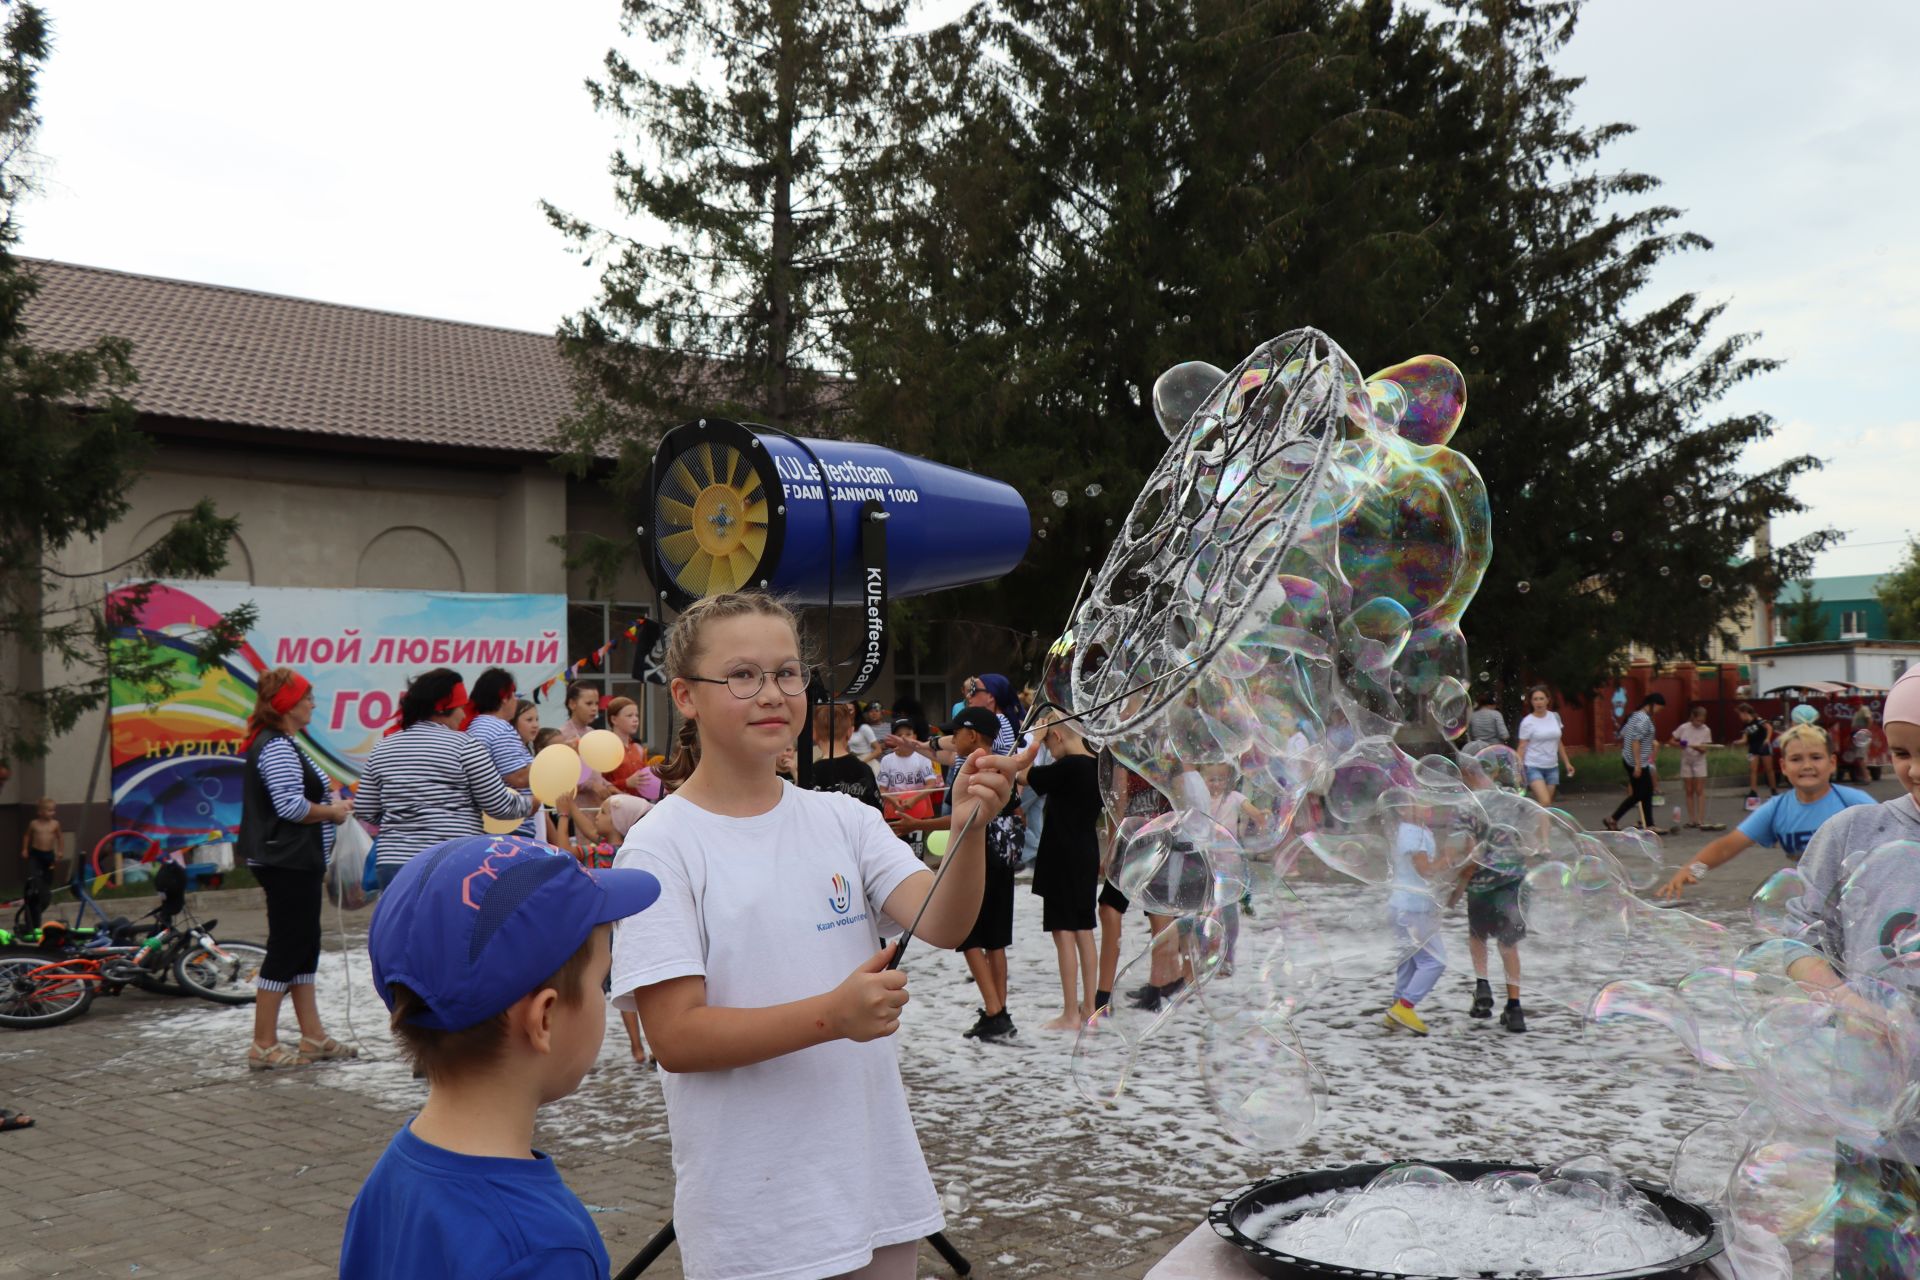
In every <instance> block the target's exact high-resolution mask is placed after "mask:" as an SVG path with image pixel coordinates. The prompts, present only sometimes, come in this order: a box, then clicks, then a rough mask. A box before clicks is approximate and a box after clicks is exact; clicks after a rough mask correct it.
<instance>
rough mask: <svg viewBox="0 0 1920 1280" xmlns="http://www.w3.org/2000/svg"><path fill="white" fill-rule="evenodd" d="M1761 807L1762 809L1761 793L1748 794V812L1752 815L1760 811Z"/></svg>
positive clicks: (1752, 792) (1751, 792)
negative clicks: (1755, 811) (1754, 811)
mask: <svg viewBox="0 0 1920 1280" xmlns="http://www.w3.org/2000/svg"><path fill="white" fill-rule="evenodd" d="M1759 807H1760V795H1759V793H1758V792H1755V791H1749V792H1747V811H1748V812H1749V813H1751V812H1752V811H1753V810H1755V809H1758V808H1759Z"/></svg>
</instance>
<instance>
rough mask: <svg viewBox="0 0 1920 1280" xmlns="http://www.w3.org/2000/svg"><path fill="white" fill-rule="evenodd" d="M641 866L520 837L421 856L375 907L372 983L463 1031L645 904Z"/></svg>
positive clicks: (653, 885) (653, 886)
mask: <svg viewBox="0 0 1920 1280" xmlns="http://www.w3.org/2000/svg"><path fill="white" fill-rule="evenodd" d="M659 896H660V882H659V881H658V880H656V879H654V878H653V876H651V875H650V874H648V873H647V872H645V871H589V870H587V869H586V868H585V867H583V866H581V865H580V863H579V861H578V860H577V859H576V858H574V856H573V855H572V854H570V853H564V852H562V851H561V850H559V849H555V848H554V847H553V846H551V845H545V844H541V843H540V842H539V841H538V840H529V839H526V838H525V837H523V836H484V835H482V836H461V837H459V838H457V839H454V840H448V841H445V842H444V843H441V844H437V845H435V846H433V847H432V848H431V849H426V850H423V851H422V852H421V853H419V854H416V855H415V856H414V857H413V858H412V859H411V860H410V861H409V862H408V863H407V865H406V866H404V867H402V868H401V869H400V874H399V875H397V876H395V877H394V878H393V883H392V884H390V885H388V886H387V888H386V891H385V892H383V893H382V894H381V895H380V901H379V903H378V904H377V905H376V906H375V907H374V912H373V926H372V928H371V929H369V930H368V933H367V953H368V955H369V956H370V957H371V958H372V960H373V985H374V988H375V989H376V990H378V991H379V993H380V999H381V1000H382V1001H383V1002H385V1004H386V1006H387V1009H388V1011H389V1012H391V1011H392V1009H393V993H392V992H391V991H390V990H389V989H388V987H389V984H391V983H395V982H403V983H405V984H406V985H407V988H408V989H409V990H411V991H412V992H414V993H415V994H416V995H418V996H419V997H420V998H421V999H422V1000H424V1001H426V1004H427V1012H426V1013H424V1014H421V1015H418V1016H416V1017H414V1018H411V1019H409V1021H410V1022H411V1023H412V1024H413V1025H414V1026H420V1027H429V1028H432V1029H433V1030H436V1031H462V1030H465V1029H466V1028H467V1027H471V1026H475V1025H477V1024H478V1023H481V1022H485V1021H486V1020H487V1019H488V1018H491V1017H493V1016H495V1015H496V1014H499V1013H501V1012H502V1011H504V1010H505V1009H507V1008H509V1007H510V1006H511V1005H512V1004H513V1003H514V1001H516V1000H519V999H520V998H521V997H522V996H525V995H527V994H529V993H530V992H532V991H533V990H534V989H535V988H536V987H538V986H539V985H540V984H541V983H542V982H544V981H546V980H547V979H548V978H550V977H552V976H553V974H554V972H555V971H556V970H558V969H559V968H560V966H561V965H563V964H565V963H566V962H567V961H568V960H569V959H570V958H572V956H573V953H574V952H576V951H578V950H579V949H580V947H581V945H582V944H583V943H585V942H586V940H587V938H588V936H589V935H590V934H592V932H593V930H594V929H595V928H596V927H597V926H599V925H603V924H607V923H609V922H610V921H614V920H624V919H625V918H626V917H628V916H631V915H637V914H639V913H640V912H642V911H645V910H646V909H647V908H648V907H650V906H652V905H653V903H654V899H656V898H658V897H659Z"/></svg>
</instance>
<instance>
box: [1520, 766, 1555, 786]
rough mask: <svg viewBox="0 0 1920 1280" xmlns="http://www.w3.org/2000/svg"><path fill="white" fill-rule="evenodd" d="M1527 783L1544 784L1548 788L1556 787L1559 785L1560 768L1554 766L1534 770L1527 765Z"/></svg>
mask: <svg viewBox="0 0 1920 1280" xmlns="http://www.w3.org/2000/svg"><path fill="white" fill-rule="evenodd" d="M1527 781H1528V782H1530V783H1532V782H1544V783H1546V784H1547V785H1548V786H1550V787H1557V786H1559V785H1560V766H1559V765H1557V764H1556V765H1553V766H1550V767H1549V768H1545V769H1536V768H1534V767H1533V766H1532V765H1528V766H1527Z"/></svg>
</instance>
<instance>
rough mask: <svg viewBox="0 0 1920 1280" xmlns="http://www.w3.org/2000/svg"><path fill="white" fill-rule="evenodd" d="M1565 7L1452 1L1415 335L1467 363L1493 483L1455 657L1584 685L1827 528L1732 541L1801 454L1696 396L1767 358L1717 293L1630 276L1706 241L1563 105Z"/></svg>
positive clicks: (1668, 644)
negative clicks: (1728, 324) (1431, 265)
mask: <svg viewBox="0 0 1920 1280" xmlns="http://www.w3.org/2000/svg"><path fill="white" fill-rule="evenodd" d="M1579 7H1580V6H1579V5H1578V3H1575V2H1574V0H1473V2H1472V3H1467V4H1462V5H1459V6H1458V7H1457V8H1456V10H1455V17H1454V20H1453V22H1452V23H1451V25H1450V27H1449V31H1448V34H1449V39H1450V43H1451V45H1452V48H1453V49H1454V51H1455V55H1456V56H1457V58H1458V59H1459V60H1460V63H1461V65H1462V67H1463V68H1464V69H1465V71H1466V73H1467V77H1468V78H1467V80H1466V88H1467V92H1466V93H1465V94H1464V95H1463V96H1462V97H1461V98H1460V99H1459V100H1458V101H1457V102H1456V103H1455V104H1454V105H1453V107H1452V108H1451V109H1449V110H1446V111H1442V112H1438V113H1437V114H1436V122H1437V124H1438V125H1439V126H1440V127H1439V128H1438V129H1437V130H1436V133H1435V136H1434V137H1433V138H1432V140H1431V141H1432V143H1433V145H1437V146H1439V147H1441V148H1442V149H1443V150H1445V151H1450V152H1452V153H1453V154H1454V155H1456V156H1457V157H1458V160H1457V164H1456V166H1455V168H1454V172H1453V173H1452V175H1451V178H1450V181H1449V183H1448V184H1447V186H1446V188H1445V189H1444V191H1443V192H1442V193H1441V203H1439V204H1438V205H1437V207H1436V209H1435V214H1436V219H1435V223H1434V226H1433V229H1432V231H1431V233H1430V239H1431V243H1432V244H1433V245H1434V247H1435V248H1436V249H1437V250H1438V251H1439V255H1440V258H1441V259H1442V260H1443V261H1444V262H1446V263H1447V264H1448V265H1449V276H1448V279H1447V280H1446V281H1445V287H1444V288H1443V289H1442V290H1441V291H1440V292H1438V293H1437V294H1436V295H1435V296H1433V297H1432V298H1431V299H1430V300H1427V301H1426V303H1425V306H1426V311H1425V315H1426V318H1425V320H1424V321H1423V322H1422V324H1421V326H1420V328H1419V330H1418V331H1417V332H1416V334H1415V335H1414V342H1415V344H1416V345H1417V346H1418V347H1422V348H1426V349H1430V350H1434V351H1438V352H1440V353H1441V354H1445V355H1449V356H1451V357H1452V358H1454V359H1455V360H1456V361H1457V363H1459V365H1460V366H1461V368H1462V370H1463V371H1464V372H1465V374H1466V378H1467V385H1468V394H1469V403H1468V409H1467V415H1466V421H1465V425H1464V427H1463V428H1462V430H1461V432H1460V433H1459V435H1458V436H1457V437H1456V438H1455V445H1456V447H1458V448H1460V449H1462V450H1463V451H1465V452H1466V453H1467V454H1469V455H1470V456H1471V457H1472V458H1473V460H1474V462H1475V463H1476V464H1477V465H1478V467H1479V468H1480V471H1481V474H1482V475H1483V476H1484V477H1485V479H1486V482H1487V489H1488V493H1489V495H1490V498H1491V501H1492V507H1493V537H1494V556H1493V563H1492V566H1491V568H1490V569H1489V572H1488V575H1487V578H1486V582H1485V584H1484V585H1483V586H1482V588H1481V591H1480V594H1479V596H1478V597H1477V598H1476V599H1475V601H1474V603H1473V606H1472V608H1471V609H1470V610H1469V611H1468V613H1467V617H1466V630H1467V635H1468V640H1469V645H1470V650H1471V652H1472V653H1473V655H1474V665H1475V666H1476V667H1477V668H1479V669H1482V670H1486V671H1488V672H1489V673H1490V674H1492V675H1493V676H1494V678H1495V679H1496V681H1498V682H1499V683H1500V684H1503V685H1508V686H1510V685H1511V684H1513V683H1514V682H1515V681H1516V680H1517V679H1519V678H1526V679H1544V680H1546V681H1548V682H1550V683H1552V684H1554V685H1556V686H1557V687H1559V688H1561V689H1562V690H1565V691H1568V692H1583V691H1585V690H1588V689H1591V688H1593V687H1595V685H1597V684H1598V683H1599V682H1600V681H1601V680H1603V679H1604V678H1605V677H1606V676H1607V674H1608V673H1609V672H1610V671H1612V670H1614V669H1615V668H1616V667H1617V665H1618V664H1619V662H1620V660H1621V655H1622V654H1623V653H1624V652H1625V650H1626V648H1627V646H1628V645H1629V644H1630V643H1632V642H1639V643H1641V644H1645V645H1647V646H1649V647H1651V648H1652V649H1653V651H1654V653H1655V654H1656V655H1657V656H1658V657H1661V658H1676V657H1693V656H1696V655H1698V654H1700V653H1701V652H1703V651H1704V650H1705V649H1706V647H1707V642H1708V640H1709V638H1710V637H1712V636H1713V635H1714V634H1715V633H1716V632H1719V631H1723V630H1729V629H1730V623H1729V620H1730V619H1732V618H1734V617H1736V616H1738V615H1739V614H1740V613H1741V611H1742V609H1743V608H1745V607H1747V606H1748V605H1749V604H1750V602H1751V600H1752V599H1753V598H1754V596H1755V595H1756V594H1760V593H1765V596H1766V598H1770V597H1771V593H1773V592H1775V591H1777V590H1778V587H1779V584H1780V583H1781V582H1782V581H1783V580H1786V579H1788V578H1791V577H1793V576H1796V575H1798V574H1802V573H1804V572H1805V571H1806V569H1807V568H1808V567H1809V565H1810V563H1811V560H1812V557H1813V555H1814V554H1815V553H1816V552H1817V551H1818V550H1819V549H1820V548H1821V547H1823V546H1825V545H1826V544H1827V542H1828V541H1829V540H1830V538H1831V535H1830V534H1828V533H1824V532H1822V533H1814V534H1810V535H1808V536H1806V537H1803V538H1801V539H1799V540H1797V541H1794V542H1790V543H1785V544H1781V545H1778V546H1774V547H1772V548H1771V549H1768V550H1764V551H1762V552H1760V553H1759V554H1753V553H1752V552H1750V551H1749V549H1748V546H1747V544H1748V542H1749V539H1750V538H1752V536H1753V535H1754V533H1755V532H1756V530H1759V529H1761V528H1763V527H1764V526H1765V524H1766V522H1767V521H1769V520H1771V519H1773V518H1774V517H1777V516H1781V515H1786V514H1791V513H1796V512H1799V511H1802V510H1804V505H1803V504H1802V503H1801V502H1800V501H1799V500H1798V499H1797V498H1795V497H1794V495H1793V492H1792V484H1793V481H1794V480H1795V479H1796V478H1797V477H1799V476H1801V475H1803V474H1805V473H1806V472H1808V471H1810V470H1812V469H1814V468H1816V467H1817V466H1818V465H1819V463H1818V462H1817V460H1815V459H1813V458H1811V457H1798V458H1793V459H1789V460H1787V461H1785V462H1783V463H1780V464H1779V465H1777V466H1774V467H1771V468H1768V469H1766V470H1763V471H1758V472H1749V471H1747V470H1746V469H1744V467H1743V465H1742V461H1741V459H1742V454H1743V453H1744V451H1745V450H1746V448H1747V447H1748V446H1749V445H1751V444H1753V443H1756V442H1758V441H1760V440H1762V439H1764V438H1766V437H1767V435H1768V434H1769V433H1770V432H1771V431H1772V429H1773V420H1772V419H1771V418H1770V417H1769V416H1767V415H1766V414H1763V413H1747V414H1725V413H1723V412H1721V411H1720V410H1719V409H1718V408H1717V405H1718V402H1719V401H1720V400H1721V399H1722V398H1723V397H1724V396H1725V395H1726V393H1727V392H1728V391H1729V390H1731V389H1732V388H1733V387H1735V386H1737V385H1739V384H1741V383H1743V382H1745V381H1747V380H1749V379H1751V378H1755V377H1757V376H1759V375H1761V374H1764V373H1765V372H1767V371H1768V370H1770V369H1772V368H1774V367H1775V365H1776V362H1775V361H1774V360H1772V359H1769V358H1767V357H1765V356H1762V355H1758V354H1755V346H1756V343H1757V341H1758V335H1755V334H1750V333H1737V334H1729V335H1722V334H1720V333H1719V327H1720V321H1721V318H1722V314H1723V312H1724V306H1725V304H1724V303H1705V302H1703V301H1702V300H1701V299H1699V298H1697V297H1695V296H1694V295H1692V294H1682V295H1679V296H1677V297H1671V298H1653V299H1650V298H1648V297H1647V296H1646V289H1647V286H1648V284H1649V281H1650V277H1651V275H1652V272H1653V270H1654V268H1655V267H1656V266H1657V265H1658V264H1659V263H1660V262H1661V261H1662V260H1663V259H1665V258H1666V257H1668V256H1669V255H1670V254H1674V253H1680V252H1688V251H1707V250H1709V249H1711V247H1712V246H1711V245H1710V244H1709V243H1708V241H1707V240H1706V239H1705V238H1703V237H1701V236H1699V235H1697V234H1694V233H1692V232H1689V231H1686V230H1685V229H1683V228H1682V227H1680V226H1679V225H1678V224H1679V219H1680V213H1679V210H1677V209H1674V208H1672V207H1671V206H1668V205H1664V204H1660V203H1658V202H1657V201H1656V200H1655V199H1654V194H1655V192H1656V191H1657V189H1658V186H1659V182H1658V180H1657V179H1656V178H1654V177H1653V176H1651V175H1647V174H1639V173H1626V172H1618V171H1613V170H1610V169H1609V168H1608V167H1607V165H1606V151H1607V147H1608V144H1609V143H1611V142H1613V141H1615V140H1617V139H1618V138H1620V137H1621V136H1622V135H1624V134H1625V133H1626V132H1628V131H1629V130H1630V128H1631V126H1630V125H1626V124H1608V125H1602V126H1597V127H1589V126H1586V125H1583V124H1581V123H1580V122H1578V121H1576V119H1575V112H1574V104H1573V94H1574V92H1575V90H1576V89H1577V88H1578V87H1579V84H1580V81H1579V80H1577V79H1574V78H1571V77H1568V76H1565V75H1563V74H1562V73H1560V72H1559V71H1557V70H1556V69H1555V67H1554V57H1555V55H1556V54H1557V53H1558V52H1559V50H1560V49H1562V48H1563V47H1564V46H1565V44H1566V42H1567V40H1568V39H1569V38H1570V37H1571V35H1572V33H1573V29H1574V23H1575V21H1576V20H1577V17H1578V13H1579Z"/></svg>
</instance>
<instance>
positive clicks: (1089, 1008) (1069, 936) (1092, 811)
mask: <svg viewBox="0 0 1920 1280" xmlns="http://www.w3.org/2000/svg"><path fill="white" fill-rule="evenodd" d="M1042 743H1043V744H1044V745H1045V747H1046V749H1047V750H1048V751H1049V752H1051V753H1052V754H1053V763H1052V764H1043V765H1035V766H1034V767H1033V768H1032V769H1029V770H1028V771H1027V774H1026V779H1025V780H1026V784H1027V785H1028V786H1031V787H1032V788H1033V790H1034V793H1035V794H1036V795H1040V796H1044V797H1046V801H1047V819H1046V822H1045V823H1043V824H1042V825H1041V828H1040V847H1039V849H1038V850H1037V852H1036V854H1035V857H1034V863H1033V891H1034V892H1035V893H1036V894H1039V895H1040V900H1041V903H1042V904H1043V905H1042V906H1041V910H1040V927H1041V928H1043V929H1045V930H1046V931H1047V932H1048V933H1050V934H1052V935H1053V946H1054V951H1055V952H1056V953H1057V954H1058V956H1059V960H1060V1016H1059V1017H1057V1018H1054V1019H1053V1020H1052V1021H1051V1022H1048V1023H1047V1024H1046V1026H1047V1029H1048V1030H1050V1031H1071V1030H1074V1029H1076V1028H1077V1027H1079V1026H1080V1024H1081V1023H1083V1022H1085V1021H1086V1020H1087V1019H1088V1018H1091V1017H1092V1016H1093V1012H1094V1007H1095V991H1094V987H1095V984H1096V982H1097V980H1098V973H1097V971H1096V970H1095V967H1094V947H1093V928H1094V901H1095V898H1096V896H1097V895H1098V893H1099V890H1100V841H1099V836H1098V833H1097V827H1098V823H1099V820H1100V781H1099V777H1098V775H1097V771H1096V768H1095V762H1094V755H1093V752H1092V751H1091V750H1089V749H1088V747H1087V743H1086V739H1084V738H1082V737H1081V736H1080V734H1079V733H1078V732H1077V731H1076V730H1075V729H1074V728H1073V726H1072V725H1069V724H1063V723H1058V722H1055V723H1051V724H1048V725H1047V726H1046V727H1045V729H1044V730H1043V736H1042Z"/></svg>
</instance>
